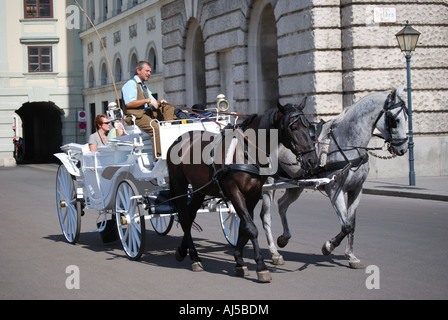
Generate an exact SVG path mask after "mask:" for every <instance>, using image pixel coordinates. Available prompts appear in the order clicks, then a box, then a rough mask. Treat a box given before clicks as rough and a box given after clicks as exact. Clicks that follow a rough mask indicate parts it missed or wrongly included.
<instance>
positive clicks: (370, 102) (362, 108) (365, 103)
mask: <svg viewBox="0 0 448 320" xmlns="http://www.w3.org/2000/svg"><path fill="white" fill-rule="evenodd" d="M378 98H381V99H383V93H381V92H373V93H370V94H368V95H366V96H364V97H362V98H361V99H360V100H358V101H357V102H355V103H354V104H352V105H351V106H349V107H347V108H345V109H344V110H342V112H341V113H340V114H339V115H338V116H337V117H336V118H335V119H334V122H333V123H334V125H337V124H339V123H341V122H344V121H346V119H348V118H351V117H355V116H356V114H357V113H362V112H366V111H368V112H371V111H372V108H373V107H374V106H375V102H376V101H375V100H376V99H378Z"/></svg>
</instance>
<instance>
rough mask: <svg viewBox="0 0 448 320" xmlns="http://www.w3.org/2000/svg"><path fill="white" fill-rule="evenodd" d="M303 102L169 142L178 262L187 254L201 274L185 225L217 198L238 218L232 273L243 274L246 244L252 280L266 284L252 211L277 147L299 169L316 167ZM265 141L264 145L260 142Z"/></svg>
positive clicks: (273, 164)
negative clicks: (254, 269)
mask: <svg viewBox="0 0 448 320" xmlns="http://www.w3.org/2000/svg"><path fill="white" fill-rule="evenodd" d="M305 101H306V99H304V101H303V102H302V103H301V105H300V106H295V105H286V106H281V105H280V104H279V106H278V109H271V110H269V111H267V112H266V113H265V114H264V115H263V116H258V115H253V116H252V117H250V118H249V119H247V120H246V121H245V122H243V123H242V124H241V125H240V126H238V127H236V128H233V129H232V130H224V131H223V134H221V135H219V134H218V135H216V134H212V133H210V132H206V131H191V132H188V133H186V134H184V135H182V136H181V137H179V139H178V140H176V141H175V142H174V143H173V145H172V146H171V147H170V149H169V150H168V157H167V163H168V172H169V179H170V189H171V196H172V197H176V198H175V200H174V202H175V205H176V207H177V210H178V217H179V222H180V224H181V226H182V230H183V231H184V237H183V239H182V243H181V245H180V247H179V248H178V249H177V252H176V258H177V260H178V261H182V260H183V259H184V258H185V257H186V255H187V253H189V255H190V259H191V260H192V261H193V264H192V268H193V270H194V271H201V270H203V267H202V263H201V259H200V258H199V256H198V253H197V251H196V249H195V246H194V243H193V239H192V237H191V226H192V224H193V222H194V220H195V217H196V213H197V210H198V209H199V208H200V207H201V205H202V203H203V201H204V198H205V196H206V195H208V196H213V197H217V198H223V199H224V200H225V201H230V202H231V203H232V204H233V206H234V208H235V211H236V212H237V214H238V216H239V217H240V219H241V223H240V229H239V235H238V242H237V245H236V248H235V253H234V256H235V261H236V269H235V270H236V273H237V275H239V276H243V275H247V274H248V272H247V267H246V266H245V263H244V261H243V249H244V246H245V245H246V243H247V242H248V241H249V240H251V242H252V244H253V248H254V255H255V261H256V263H257V274H258V280H259V281H261V282H269V281H271V276H270V274H269V271H268V268H267V267H266V265H265V263H264V261H263V257H262V255H261V253H260V247H259V245H258V240H257V236H258V230H257V227H256V226H255V224H254V222H253V210H254V208H255V206H256V204H257V203H258V201H259V199H260V198H261V194H262V187H263V184H264V182H265V181H266V178H267V177H268V176H269V175H272V174H273V173H275V171H276V167H277V164H278V162H277V158H276V156H275V155H276V151H277V147H278V144H279V143H282V144H283V145H285V146H286V147H287V148H289V149H290V150H291V151H292V152H293V153H294V154H295V155H296V156H297V158H298V160H299V161H300V162H301V164H302V165H303V166H305V167H307V168H310V169H311V168H314V167H315V166H316V164H317V157H316V152H315V148H314V145H313V142H312V139H311V137H310V133H309V128H308V126H309V123H308V121H307V119H306V118H305V116H304V114H303V112H302V110H303V108H304V106H305ZM261 129H265V130H264V131H263V130H261ZM243 132H244V134H243ZM229 137H230V138H229ZM266 141H267V142H268V143H267V144H268V145H267V146H265V144H266V143H263V142H266ZM273 141H274V143H272V142H273ZM251 148H252V149H251ZM240 150H241V151H240ZM251 151H252V152H251ZM266 159H270V160H271V161H270V163H269V164H270V167H269V166H268V167H266V163H267V161H266ZM189 185H191V187H192V189H193V192H192V196H191V199H190V201H191V202H189V201H188V199H187V197H186V196H182V195H186V194H187V193H188V189H189Z"/></svg>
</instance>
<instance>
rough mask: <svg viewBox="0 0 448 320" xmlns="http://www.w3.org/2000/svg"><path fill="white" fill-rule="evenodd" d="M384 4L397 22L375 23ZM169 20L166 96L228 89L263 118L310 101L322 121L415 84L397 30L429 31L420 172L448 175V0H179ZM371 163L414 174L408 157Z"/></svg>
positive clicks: (419, 87)
mask: <svg viewBox="0 0 448 320" xmlns="http://www.w3.org/2000/svg"><path fill="white" fill-rule="evenodd" d="M378 8H379V9H380V12H381V10H382V8H387V9H386V10H383V12H384V11H385V12H389V11H390V10H389V9H392V10H393V12H395V16H394V17H392V18H393V22H386V21H383V20H379V22H378V20H375V18H374V17H375V16H374V14H375V13H376V12H377V10H378ZM161 17H162V41H163V64H164V73H163V77H164V88H165V94H166V95H165V97H166V99H167V100H169V101H171V102H172V103H174V104H179V105H187V106H188V105H192V104H193V103H205V104H207V105H208V106H212V105H213V104H214V103H215V99H216V96H217V95H218V94H219V93H224V94H225V95H226V96H227V98H228V100H229V102H230V104H231V105H232V106H233V110H234V111H236V112H243V113H244V112H246V113H248V112H257V113H262V112H263V111H264V110H266V108H270V107H275V105H276V101H278V100H279V101H280V102H281V103H288V102H291V103H298V102H299V101H300V99H301V98H302V97H303V96H308V102H307V108H306V109H305V111H306V113H307V114H309V115H310V116H311V117H313V118H315V119H330V118H332V117H335V116H336V115H338V114H339V113H340V112H341V111H342V110H343V108H345V107H348V106H350V105H351V104H353V103H354V102H355V101H357V100H358V99H360V98H361V97H363V96H364V95H366V94H368V93H370V92H374V91H386V90H392V89H394V88H397V87H398V86H399V85H400V84H403V85H405V86H406V62H405V58H404V56H403V54H402V53H401V52H400V49H399V47H398V44H397V40H396V38H395V34H396V33H397V32H398V31H400V30H401V29H402V28H403V27H404V24H405V22H406V20H409V22H410V23H411V24H412V26H413V27H414V28H415V29H417V30H418V31H420V32H421V36H420V40H419V43H418V45H417V49H416V51H415V53H414V55H413V58H412V88H413V91H412V92H413V110H414V113H413V115H414V117H413V127H414V142H415V148H414V152H415V165H416V174H417V176H418V175H422V176H423V175H446V174H448V165H447V160H448V159H447V158H448V139H447V134H448V130H447V126H446V123H447V121H448V102H447V100H448V99H447V98H448V91H447V89H448V81H447V79H448V62H447V60H446V58H445V57H446V53H447V52H448V51H447V48H448V43H447V39H448V28H447V27H448V19H447V17H448V3H447V1H417V0H409V1H392V0H390V1H367V0H365V1H363V0H358V1H349V0H325V1H324V0H301V1H291V0H245V1H232V0H225V1H223V0H216V1H209V0H175V1H171V2H169V3H167V4H166V5H164V6H162V8H161ZM380 18H381V17H380ZM385 18H386V19H385V20H387V18H390V17H385ZM376 19H378V17H377V18H376ZM404 99H406V97H404ZM377 140H379V139H373V141H372V144H373V145H381V144H382V142H381V141H377ZM383 155H386V154H385V153H384V154H383ZM370 162H371V167H372V168H371V177H392V176H406V175H407V174H408V170H409V168H408V164H407V163H408V156H404V157H401V158H395V159H394V160H393V161H387V162H386V160H378V159H376V158H374V157H371V161H370Z"/></svg>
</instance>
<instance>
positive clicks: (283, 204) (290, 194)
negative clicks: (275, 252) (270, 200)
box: [277, 188, 303, 248]
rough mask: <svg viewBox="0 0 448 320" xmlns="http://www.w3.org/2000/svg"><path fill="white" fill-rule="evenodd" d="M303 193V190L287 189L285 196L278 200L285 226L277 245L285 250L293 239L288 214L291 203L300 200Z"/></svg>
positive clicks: (279, 210)
mask: <svg viewBox="0 0 448 320" xmlns="http://www.w3.org/2000/svg"><path fill="white" fill-rule="evenodd" d="M302 191H303V188H292V189H286V190H285V194H284V195H283V196H282V197H281V198H280V199H279V200H278V213H279V215H280V219H281V221H282V225H283V234H282V235H281V236H279V237H278V239H277V244H278V246H279V247H280V248H284V247H285V246H286V245H287V244H288V242H289V239H291V232H290V231H289V225H288V218H287V217H286V212H287V210H288V208H289V206H290V205H291V203H293V202H294V201H296V200H297V199H298V198H299V196H300V194H301V193H302Z"/></svg>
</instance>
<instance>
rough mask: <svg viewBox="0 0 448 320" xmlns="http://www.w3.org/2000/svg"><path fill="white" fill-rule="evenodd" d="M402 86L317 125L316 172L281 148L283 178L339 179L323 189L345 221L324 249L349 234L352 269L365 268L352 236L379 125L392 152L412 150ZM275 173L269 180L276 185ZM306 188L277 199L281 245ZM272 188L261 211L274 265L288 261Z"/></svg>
mask: <svg viewBox="0 0 448 320" xmlns="http://www.w3.org/2000/svg"><path fill="white" fill-rule="evenodd" d="M402 94H403V86H400V87H399V88H398V89H397V90H394V91H393V92H390V93H389V92H384V93H371V94H369V95H367V96H365V97H364V98H362V99H361V100H360V101H358V102H357V103H355V104H354V105H352V106H351V107H349V108H346V109H345V110H343V111H342V112H341V114H340V115H339V116H338V117H337V118H336V119H333V120H331V121H328V122H326V123H324V122H321V123H320V124H319V125H318V126H317V132H316V138H317V141H316V144H317V153H318V157H319V159H320V167H319V168H318V170H317V171H314V172H312V173H310V172H305V171H304V170H303V169H302V168H301V167H300V165H299V164H298V163H297V161H296V160H295V156H294V155H293V154H292V152H291V151H289V150H288V149H286V148H282V147H279V167H280V169H281V171H282V172H281V173H280V176H282V177H286V178H292V179H302V178H304V177H309V176H310V175H312V176H314V177H319V178H322V177H328V178H332V177H334V176H336V177H338V178H337V179H335V180H334V181H333V182H331V183H329V184H326V185H324V186H323V187H321V188H322V189H323V190H324V191H325V192H326V194H327V195H328V197H329V199H330V201H331V204H332V205H333V207H334V209H335V210H336V213H337V215H338V217H339V220H340V222H341V232H340V233H339V234H338V235H336V236H335V237H334V238H333V239H331V240H329V241H326V242H325V243H324V245H323V247H322V253H323V254H324V255H329V254H330V253H331V252H332V251H333V250H334V249H335V248H336V247H337V246H339V244H340V243H341V241H342V240H343V239H344V238H345V236H347V237H348V243H347V247H346V249H345V256H346V257H347V258H348V259H349V260H350V261H349V265H350V267H351V268H354V269H359V268H364V266H363V265H362V263H361V261H360V260H359V259H358V258H356V256H355V255H354V253H353V236H354V232H355V219H356V209H357V207H358V204H359V201H360V198H361V193H362V192H361V191H362V186H363V184H364V181H365V180H366V178H367V175H368V173H369V162H368V148H367V145H368V144H369V141H370V139H371V138H372V135H373V131H374V129H375V128H377V129H378V130H379V131H380V132H381V134H382V136H383V138H384V139H385V140H386V142H387V143H388V146H389V147H388V150H389V152H390V153H391V154H394V155H398V156H402V155H404V154H405V153H406V152H407V148H408V144H407V143H406V142H407V140H408V137H407V134H406V132H407V113H408V111H407V108H406V106H405V103H404V102H403V100H401V96H402ZM273 181H274V178H272V177H270V178H269V179H268V181H266V183H272V182H273ZM302 191H303V188H292V189H286V192H285V194H284V195H283V196H282V197H281V198H280V199H279V200H278V209H279V214H280V217H281V220H282V224H283V235H281V236H280V237H279V238H278V240H277V244H278V245H279V247H281V248H283V247H284V246H286V244H287V243H288V241H289V239H290V238H291V233H290V231H289V228H288V222H287V219H286V211H287V209H288V207H289V205H290V204H291V203H292V202H294V201H295V200H297V198H298V197H299V196H300V194H301V193H302ZM273 193H274V192H273V191H266V192H264V193H263V202H262V210H261V213H260V216H261V219H262V221H263V228H264V230H265V233H266V237H267V240H268V243H269V250H270V252H271V255H272V259H273V262H274V264H283V263H284V260H283V257H282V256H281V255H280V254H279V252H278V250H277V248H276V246H275V243H274V240H273V237H272V233H271V214H270V205H271V202H272V199H273Z"/></svg>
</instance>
